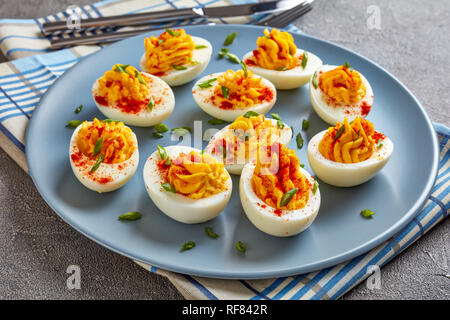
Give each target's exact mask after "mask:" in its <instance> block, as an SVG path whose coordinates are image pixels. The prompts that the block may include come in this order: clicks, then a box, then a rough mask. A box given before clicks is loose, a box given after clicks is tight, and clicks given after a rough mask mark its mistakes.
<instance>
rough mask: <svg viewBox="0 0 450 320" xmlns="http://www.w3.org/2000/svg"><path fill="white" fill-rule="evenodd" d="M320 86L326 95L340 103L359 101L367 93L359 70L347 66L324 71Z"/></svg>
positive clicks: (320, 78)
mask: <svg viewBox="0 0 450 320" xmlns="http://www.w3.org/2000/svg"><path fill="white" fill-rule="evenodd" d="M319 87H320V90H322V92H323V93H324V94H325V95H327V96H328V97H329V98H330V99H331V100H333V101H334V102H338V103H345V104H353V103H357V102H359V101H361V100H362V98H364V96H365V94H366V87H365V86H364V83H363V82H362V79H361V76H360V74H359V72H358V71H356V70H353V69H351V68H348V67H346V66H339V67H337V68H336V69H333V70H330V71H327V72H324V73H323V74H322V75H321V76H320V77H319Z"/></svg>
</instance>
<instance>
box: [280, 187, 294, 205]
mask: <svg viewBox="0 0 450 320" xmlns="http://www.w3.org/2000/svg"><path fill="white" fill-rule="evenodd" d="M297 192H298V188H294V189H292V190H289V191H288V192H286V193H285V194H283V196H282V197H281V200H280V207H284V206H285V205H287V204H288V203H289V201H291V200H292V197H294V195H295V194H296V193H297Z"/></svg>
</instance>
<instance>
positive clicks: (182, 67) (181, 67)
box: [172, 64, 187, 70]
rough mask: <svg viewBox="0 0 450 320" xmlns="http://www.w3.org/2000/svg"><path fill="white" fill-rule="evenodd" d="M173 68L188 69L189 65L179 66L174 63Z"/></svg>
mask: <svg viewBox="0 0 450 320" xmlns="http://www.w3.org/2000/svg"><path fill="white" fill-rule="evenodd" d="M172 68H174V69H175V70H186V69H187V67H185V66H177V65H176V64H173V65H172Z"/></svg>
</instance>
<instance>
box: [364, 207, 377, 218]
mask: <svg viewBox="0 0 450 320" xmlns="http://www.w3.org/2000/svg"><path fill="white" fill-rule="evenodd" d="M374 214H375V212H373V211H371V210H370V209H364V210H362V211H361V215H362V216H363V217H364V218H367V219H370V218H372V216H373V215H374Z"/></svg>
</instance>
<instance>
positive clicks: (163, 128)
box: [154, 123, 169, 133]
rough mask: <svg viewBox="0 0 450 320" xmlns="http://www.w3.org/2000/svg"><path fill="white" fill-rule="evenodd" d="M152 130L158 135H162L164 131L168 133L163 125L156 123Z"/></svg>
mask: <svg viewBox="0 0 450 320" xmlns="http://www.w3.org/2000/svg"><path fill="white" fill-rule="evenodd" d="M154 128H155V129H156V131H158V132H159V133H164V132H166V131H169V128H167V126H166V125H165V124H164V123H157V124H155V125H154Z"/></svg>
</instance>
